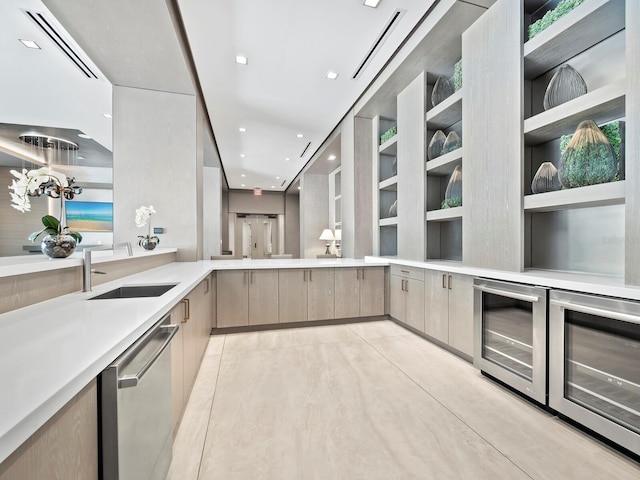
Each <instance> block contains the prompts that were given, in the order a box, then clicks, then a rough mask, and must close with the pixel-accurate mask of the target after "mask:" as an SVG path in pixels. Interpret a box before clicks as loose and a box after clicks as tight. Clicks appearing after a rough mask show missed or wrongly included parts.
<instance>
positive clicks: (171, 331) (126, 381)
mask: <svg viewBox="0 0 640 480" xmlns="http://www.w3.org/2000/svg"><path fill="white" fill-rule="evenodd" d="M179 328H180V327H179V326H178V325H162V326H160V327H158V329H157V330H156V333H163V334H166V333H168V336H167V338H166V339H165V341H164V342H162V345H160V346H159V347H158V348H157V350H156V351H155V352H153V354H152V355H151V356H150V357H149V359H148V360H147V361H146V362H145V363H144V365H143V366H142V368H140V370H139V371H138V372H137V373H136V374H134V375H123V376H118V388H130V387H135V386H137V385H138V383H140V381H141V380H142V377H144V374H145V373H147V372H148V371H149V369H150V368H151V367H152V366H153V364H154V363H156V361H157V360H158V358H159V357H160V355H162V352H164V351H165V350H166V348H167V347H168V346H169V344H170V343H171V340H173V337H174V336H175V334H176V333H178V329H179ZM136 353H137V352H135V351H133V352H132V355H133V356H135V354H136ZM123 361H127V359H126V358H123Z"/></svg>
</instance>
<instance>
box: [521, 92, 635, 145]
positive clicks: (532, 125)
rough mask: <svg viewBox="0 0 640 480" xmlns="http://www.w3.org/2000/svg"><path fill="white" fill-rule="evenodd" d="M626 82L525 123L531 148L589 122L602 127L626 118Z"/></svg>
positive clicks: (592, 93)
mask: <svg viewBox="0 0 640 480" xmlns="http://www.w3.org/2000/svg"><path fill="white" fill-rule="evenodd" d="M625 93H626V82H624V81H618V82H616V83H614V84H610V85H605V86H603V87H601V88H599V89H597V90H594V91H593V92H589V93H587V94H586V95H582V96H581V97H578V98H575V99H573V100H571V101H569V102H567V103H563V104H562V105H558V106H557V107H554V108H552V109H550V110H547V111H546V112H542V113H539V114H538V115H535V116H533V117H530V118H527V119H526V120H525V121H524V140H525V144H527V145H536V144H540V143H544V142H548V141H549V140H552V139H554V138H557V137H558V136H561V135H567V134H569V133H573V132H574V131H575V129H576V126H577V125H578V124H579V123H580V122H581V121H582V120H585V119H589V120H593V121H594V122H596V123H597V124H599V125H601V124H604V123H607V122H611V121H612V120H616V119H619V118H621V117H624V111H625Z"/></svg>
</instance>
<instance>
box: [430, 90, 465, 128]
mask: <svg viewBox="0 0 640 480" xmlns="http://www.w3.org/2000/svg"><path fill="white" fill-rule="evenodd" d="M426 119H427V128H428V129H429V130H437V129H444V128H447V127H450V126H451V125H453V124H454V123H458V122H460V121H461V120H462V90H458V91H457V92H454V93H453V95H451V96H450V97H447V98H446V99H444V100H443V101H442V102H441V103H439V104H438V105H436V106H435V107H433V108H432V109H431V110H429V111H428V112H427V115H426Z"/></svg>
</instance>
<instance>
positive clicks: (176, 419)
mask: <svg viewBox="0 0 640 480" xmlns="http://www.w3.org/2000/svg"><path fill="white" fill-rule="evenodd" d="M183 309H184V307H183V304H182V303H179V304H178V306H177V307H175V308H174V309H173V310H171V323H173V324H174V325H178V326H179V327H180V328H179V329H178V333H176V335H175V336H174V337H173V340H171V431H172V432H173V436H174V438H175V434H176V432H177V430H178V424H179V423H180V418H181V417H182V408H183V406H184V401H185V394H184V359H183V355H184V354H183V352H184V348H183V346H182V342H183V332H184V328H183V326H182V324H181V321H182V319H183Z"/></svg>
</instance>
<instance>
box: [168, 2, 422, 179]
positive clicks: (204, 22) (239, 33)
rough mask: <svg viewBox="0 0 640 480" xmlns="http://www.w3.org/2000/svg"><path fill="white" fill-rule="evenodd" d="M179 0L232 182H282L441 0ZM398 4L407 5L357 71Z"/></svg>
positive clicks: (310, 154)
mask: <svg viewBox="0 0 640 480" xmlns="http://www.w3.org/2000/svg"><path fill="white" fill-rule="evenodd" d="M177 3H178V5H179V7H180V11H181V14H182V18H183V22H184V26H185V29H186V33H187V37H188V41H189V45H190V48H191V52H192V54H193V58H194V62H195V66H196V71H197V75H198V78H199V80H200V84H201V87H202V90H203V93H204V98H205V102H206V105H207V109H208V111H209V115H210V119H211V125H212V127H213V131H214V133H215V136H216V141H217V144H218V148H219V150H220V156H221V158H222V163H223V165H224V169H225V173H226V176H227V181H228V183H229V186H230V188H252V187H261V188H264V189H270V190H284V189H285V188H286V187H287V186H288V185H289V183H290V182H291V181H292V180H293V179H294V178H295V176H296V175H297V174H298V172H300V170H301V169H302V168H303V167H304V165H305V164H306V162H307V161H308V160H309V159H310V158H311V156H312V155H313V154H314V152H315V151H316V150H317V149H318V147H320V145H321V143H322V142H323V141H324V140H325V139H326V138H327V136H328V135H329V134H330V133H331V132H332V130H333V129H334V127H336V125H337V124H338V123H339V121H340V119H341V118H342V117H343V115H344V114H345V113H346V112H347V111H348V110H349V109H350V108H351V106H352V105H353V104H354V103H355V101H356V99H357V98H358V96H359V95H360V94H361V93H362V92H363V91H364V89H365V88H366V87H367V85H368V84H369V83H370V82H371V80H372V79H373V78H374V76H375V75H376V74H377V73H378V71H379V70H380V68H381V67H382V66H383V65H384V64H385V63H386V61H387V60H388V59H389V57H390V56H391V55H392V54H393V52H394V51H395V50H396V48H397V47H398V46H399V45H400V43H401V42H402V41H403V40H404V38H405V37H406V36H407V35H408V34H409V32H410V31H411V30H412V29H413V28H414V26H415V25H416V24H417V23H418V22H419V21H420V19H421V18H422V17H423V15H424V14H425V12H426V11H427V10H428V8H429V7H430V6H431V5H432V4H433V3H434V1H433V0H431V1H425V0H382V1H381V2H380V4H379V5H378V7H377V8H370V7H367V6H364V5H363V1H362V0H322V1H311V0H271V1H269V2H264V1H260V0H234V1H229V0H210V1H207V2H202V1H199V0H178V2H177ZM398 8H399V9H403V10H405V12H404V14H403V15H402V16H401V18H400V19H399V20H398V21H397V22H396V26H395V27H394V29H393V30H392V31H391V32H390V34H389V35H388V36H387V38H386V40H385V41H384V43H383V44H382V46H381V48H380V49H379V50H378V52H377V53H376V54H375V56H374V57H373V58H372V60H371V62H370V63H369V64H368V66H366V68H365V69H364V70H363V71H362V73H361V75H360V76H359V77H358V78H357V79H356V80H354V79H352V78H351V77H352V75H353V73H354V72H355V70H356V68H357V66H358V65H359V64H360V63H361V62H362V60H363V59H364V57H365V55H366V53H367V52H368V51H369V50H370V49H371V47H372V46H373V44H374V42H375V41H376V39H377V38H378V37H379V36H380V34H381V33H382V31H383V29H384V27H385V25H386V24H387V22H388V21H389V20H390V18H391V17H392V15H393V13H394V11H395V10H396V9H398ZM236 55H244V56H246V57H248V64H247V65H239V64H237V63H235V57H236ZM329 71H333V72H336V73H338V78H337V79H336V80H329V79H327V78H326V75H327V72H329ZM241 127H242V128H245V129H246V131H245V132H240V131H239V128H241ZM298 134H301V135H303V136H302V138H298V136H297V135H298ZM309 142H310V145H309V147H308V148H307V145H308V144H309ZM305 148H306V151H305ZM303 151H304V155H303ZM287 159H289V160H287ZM243 175H244V176H243ZM272 187H273V188H272Z"/></svg>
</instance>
